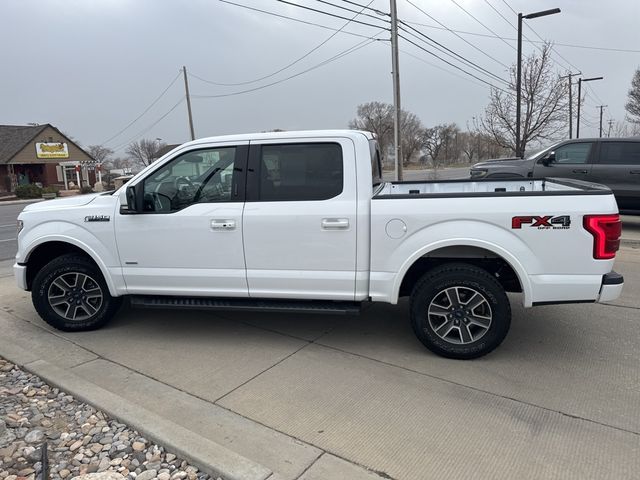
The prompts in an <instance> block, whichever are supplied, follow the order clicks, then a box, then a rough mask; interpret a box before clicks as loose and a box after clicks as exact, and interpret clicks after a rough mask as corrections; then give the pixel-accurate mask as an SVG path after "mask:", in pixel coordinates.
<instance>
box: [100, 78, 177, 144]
mask: <svg viewBox="0 0 640 480" xmlns="http://www.w3.org/2000/svg"><path fill="white" fill-rule="evenodd" d="M178 78H180V73H178V75H176V77H175V78H174V79H173V80H171V83H170V84H169V85H168V86H167V88H165V89H164V90H163V91H162V93H161V94H160V95H159V96H158V97H157V98H156V99H155V100H154V101H153V102H152V103H151V105H149V106H148V107H147V108H145V109H144V111H143V112H142V113H141V114H140V115H138V116H137V117H136V118H134V119H133V120H132V121H131V122H129V123H128V124H127V125H126V126H125V127H124V128H123V129H122V130H120V131H119V132H118V133H116V134H115V135H113V136H111V137H109V138H108V139H107V140H105V141H104V142H102V143H101V145H105V144H107V143H109V142H110V141H111V140H113V139H114V138H116V137H118V136H120V134H122V133H124V132H125V131H126V130H127V129H129V127H131V126H132V125H133V124H134V123H136V122H137V121H138V120H140V119H141V118H142V117H143V116H144V114H145V113H147V112H148V111H149V110H151V108H152V107H153V106H154V105H155V104H156V103H158V101H159V100H160V99H161V98H162V97H163V96H164V94H165V93H167V91H168V90H169V89H170V88H171V87H172V86H173V84H174V83H176V80H178Z"/></svg>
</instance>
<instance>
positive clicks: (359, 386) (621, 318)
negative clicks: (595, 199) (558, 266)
mask: <svg viewBox="0 0 640 480" xmlns="http://www.w3.org/2000/svg"><path fill="white" fill-rule="evenodd" d="M616 270H618V271H619V272H621V273H623V274H624V275H625V280H626V284H625V290H624V294H623V296H622V298H620V299H619V300H617V301H615V302H613V303H612V304H610V305H559V306H546V307H537V308H534V309H527V310H525V309H523V308H522V307H521V306H520V305H519V303H518V300H519V298H518V296H513V297H512V304H513V324H512V329H511V332H510V333H509V335H508V337H507V339H506V341H505V342H504V344H503V345H502V346H501V347H500V348H498V349H497V350H496V351H495V352H494V353H492V354H491V355H489V356H487V357H484V358H481V359H478V360H474V361H467V362H461V361H452V360H445V359H442V358H439V357H436V356H434V355H432V354H431V353H429V352H428V351H427V350H425V349H424V348H423V347H422V346H421V344H420V343H419V342H418V341H417V340H416V339H415V337H414V335H413V333H412V332H411V329H410V326H409V324H408V321H407V319H408V312H407V304H406V302H403V303H401V304H400V305H398V306H395V307H394V306H390V305H374V306H372V307H371V308H369V309H368V310H367V311H366V312H364V313H363V314H362V315H360V316H354V317H336V316H314V315H297V314H238V313H220V314H215V315H213V314H211V313H200V312H176V311H144V310H131V309H129V308H125V309H123V310H122V311H121V313H120V315H119V316H118V317H117V318H116V319H115V321H113V322H112V323H111V324H110V325H108V326H107V327H106V328H104V329H102V330H99V331H94V332H84V333H74V334H69V333H63V332H59V331H54V330H52V329H50V328H49V327H48V326H47V325H46V324H44V323H43V322H42V321H41V320H40V319H39V318H38V317H37V314H36V313H35V311H34V310H33V308H32V306H31V303H30V298H29V294H28V293H25V292H21V291H19V290H18V289H17V288H15V287H14V286H13V279H12V278H11V277H5V278H0V306H1V310H0V331H2V332H3V335H2V336H1V337H0V355H4V356H8V357H9V358H11V356H12V355H13V356H16V355H17V356H20V355H23V354H24V352H28V354H29V355H31V356H32V358H33V359H37V360H38V361H36V362H35V363H30V364H27V368H29V365H32V367H31V368H34V369H36V366H37V365H40V364H41V362H42V361H45V362H46V363H48V364H50V365H53V366H55V367H57V368H59V369H60V370H61V371H64V372H66V374H73V375H75V376H77V377H78V378H80V379H82V380H83V381H85V382H87V384H88V385H97V386H99V387H102V388H104V389H105V390H107V391H109V392H113V393H114V394H116V395H118V396H119V398H121V399H122V401H123V402H130V403H131V404H135V405H137V406H140V407H142V408H144V409H145V411H150V412H152V413H154V414H156V415H159V416H160V417H162V418H164V419H168V420H169V421H171V422H174V423H175V424H177V425H180V426H181V427H184V428H186V429H188V430H189V431H191V432H194V433H195V434H197V435H200V436H201V437H202V438H206V439H208V440H211V441H214V442H217V443H219V444H220V445H223V446H224V447H226V448H228V449H230V450H232V451H234V452H237V453H238V454H240V455H242V456H244V457H246V458H248V459H251V460H252V461H254V462H257V463H258V464H260V465H263V466H265V467H266V468H268V469H269V470H270V471H272V472H274V473H273V475H272V477H270V478H273V479H275V478H278V479H297V478H302V479H304V480H310V479H321V478H322V479H334V478H335V479H339V478H353V479H359V478H362V479H375V478H380V477H382V478H389V477H390V478H394V479H411V480H414V479H427V478H452V479H458V478H504V479H507V478H508V479H512V478H563V479H564V478H576V479H585V478H598V479H601V478H616V479H623V478H637V475H638V471H640V373H639V370H638V365H640V335H639V334H638V322H639V320H640V300H639V298H640V288H639V285H640V249H639V248H632V247H623V249H622V250H621V252H620V253H619V255H618V259H617V261H616ZM87 391H91V389H87ZM95 400H96V401H99V400H100V399H99V398H98V397H96V398H95Z"/></svg>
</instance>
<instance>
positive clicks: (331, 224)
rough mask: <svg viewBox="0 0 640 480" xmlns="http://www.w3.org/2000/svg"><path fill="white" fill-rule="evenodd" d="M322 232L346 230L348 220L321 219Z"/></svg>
mask: <svg viewBox="0 0 640 480" xmlns="http://www.w3.org/2000/svg"><path fill="white" fill-rule="evenodd" d="M321 225H322V229H323V230H346V229H347V228H349V219H348V218H323V219H322V222H321Z"/></svg>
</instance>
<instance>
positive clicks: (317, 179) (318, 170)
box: [258, 143, 343, 202]
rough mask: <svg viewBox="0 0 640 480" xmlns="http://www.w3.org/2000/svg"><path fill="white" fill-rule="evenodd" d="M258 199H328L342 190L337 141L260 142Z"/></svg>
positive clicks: (340, 162) (274, 200)
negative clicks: (276, 143) (277, 143)
mask: <svg viewBox="0 0 640 480" xmlns="http://www.w3.org/2000/svg"><path fill="white" fill-rule="evenodd" d="M259 168H260V180H259V185H258V188H259V194H258V200H259V201H263V202H277V201H304V200H328V199H330V198H333V197H336V196H338V195H340V194H341V193H342V188H343V161H342V148H341V147H340V145H339V144H337V143H293V144H286V145H262V148H261V155H260V166H259Z"/></svg>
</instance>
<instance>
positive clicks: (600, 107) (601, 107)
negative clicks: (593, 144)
mask: <svg viewBox="0 0 640 480" xmlns="http://www.w3.org/2000/svg"><path fill="white" fill-rule="evenodd" d="M608 106H609V105H598V106H597V107H596V108H599V109H600V138H602V110H603V109H604V107H608Z"/></svg>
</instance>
